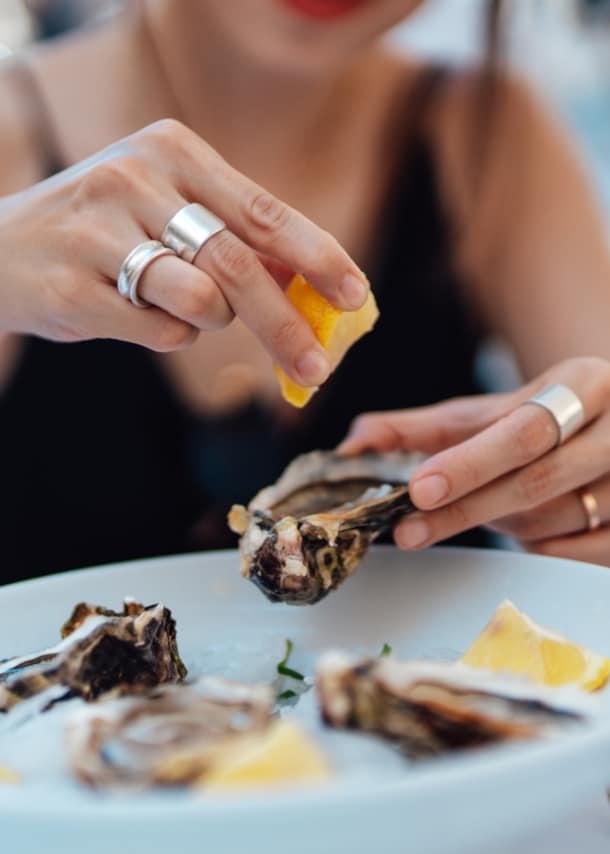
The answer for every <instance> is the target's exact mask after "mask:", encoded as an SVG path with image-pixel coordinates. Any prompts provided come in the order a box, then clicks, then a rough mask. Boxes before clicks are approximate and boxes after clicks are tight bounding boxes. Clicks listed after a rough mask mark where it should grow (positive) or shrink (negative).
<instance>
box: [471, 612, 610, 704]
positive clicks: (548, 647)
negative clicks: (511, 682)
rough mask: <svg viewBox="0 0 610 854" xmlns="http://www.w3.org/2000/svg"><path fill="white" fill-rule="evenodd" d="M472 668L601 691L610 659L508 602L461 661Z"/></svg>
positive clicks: (606, 678)
mask: <svg viewBox="0 0 610 854" xmlns="http://www.w3.org/2000/svg"><path fill="white" fill-rule="evenodd" d="M461 661H462V663H463V664H467V665H469V666H470V667H481V668H486V669H488V670H494V671H496V672H498V671H507V670H508V671H512V672H513V673H522V674H525V675H527V676H529V677H530V678H531V679H533V680H535V681H536V682H541V683H542V684H544V685H555V686H556V685H569V684H573V685H578V686H579V687H580V688H583V689H584V690H585V691H595V690H596V689H598V688H601V687H602V686H603V685H604V684H605V683H606V681H607V680H608V676H609V675H610V659H608V658H604V657H603V656H602V655H597V653H594V652H591V651H590V650H588V649H585V648H584V647H581V646H577V645H576V644H574V643H571V642H570V641H569V640H568V639H567V638H564V637H563V636H562V635H560V634H557V633H556V632H552V631H550V630H549V629H546V628H544V627H543V626H539V625H537V624H536V623H535V622H534V621H533V620H531V619H530V618H529V617H528V616H527V615H526V614H524V613H523V612H522V611H519V609H518V608H516V607H515V605H513V603H512V602H509V601H508V600H505V601H504V602H502V603H501V604H500V605H499V607H498V608H497V610H496V612H495V614H494V615H493V617H492V618H491V621H490V622H489V623H488V625H487V626H486V627H485V629H484V630H483V632H482V633H481V634H480V635H479V637H478V638H477V639H476V640H475V642H474V643H473V644H472V646H471V647H470V649H469V650H468V651H467V652H466V654H465V655H464V656H463V658H462V659H461Z"/></svg>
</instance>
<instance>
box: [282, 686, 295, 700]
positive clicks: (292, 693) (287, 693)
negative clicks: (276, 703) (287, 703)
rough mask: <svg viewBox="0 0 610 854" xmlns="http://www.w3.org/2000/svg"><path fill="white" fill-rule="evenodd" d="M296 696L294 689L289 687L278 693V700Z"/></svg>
mask: <svg viewBox="0 0 610 854" xmlns="http://www.w3.org/2000/svg"><path fill="white" fill-rule="evenodd" d="M296 696H297V692H296V691H291V690H290V688H289V689H288V690H287V691H282V693H281V694H278V697H277V698H278V700H291V699H292V698H293V697H296Z"/></svg>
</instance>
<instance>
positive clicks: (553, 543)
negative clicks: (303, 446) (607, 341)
mask: <svg viewBox="0 0 610 854" xmlns="http://www.w3.org/2000/svg"><path fill="white" fill-rule="evenodd" d="M553 383H562V384H563V385H566V386H568V387H569V388H571V389H572V391H574V392H575V393H576V394H577V395H578V397H579V398H580V400H581V402H582V404H583V407H584V411H585V423H584V425H583V427H582V428H581V429H580V431H579V432H578V433H577V434H576V435H574V436H572V437H571V438H570V439H568V440H567V441H566V442H565V443H564V444H563V445H561V446H557V439H558V430H557V425H556V423H555V420H554V419H553V417H552V415H551V414H550V413H549V412H548V411H547V410H545V409H544V408H542V407H541V406H538V405H536V404H529V403H528V404H526V405H521V404H525V403H526V401H527V400H528V399H529V398H531V397H532V396H533V395H534V394H537V393H538V392H540V391H541V390H542V389H544V388H545V387H546V386H548V385H551V384H553ZM398 448H406V449H417V450H421V451H424V452H427V453H430V454H432V456H431V457H429V459H427V460H426V461H425V462H424V463H423V464H422V465H420V466H419V467H418V468H417V470H416V471H415V472H414V474H413V477H412V479H411V497H412V499H413V501H414V503H415V504H416V505H417V507H419V508H420V509H421V510H424V511H426V512H425V513H422V514H417V515H415V516H410V517H408V518H405V519H404V520H402V521H401V522H399V523H398V525H397V526H396V528H395V532H394V533H395V539H396V542H397V544H398V545H399V546H401V547H402V548H405V549H419V548H424V547H426V546H429V545H432V544H433V543H436V542H439V541H441V540H445V539H447V538H448V537H451V536H453V535H454V534H457V533H459V532H460V531H464V530H466V529H468V528H473V527H475V526H477V525H488V526H490V527H492V528H493V529H495V530H496V531H500V532H502V533H504V534H508V535H510V536H513V537H515V538H516V539H517V540H518V541H519V542H520V543H521V544H522V545H523V546H524V547H525V548H526V549H527V550H528V551H532V552H538V553H540V554H546V555H557V556H561V557H569V558H575V559H577V560H585V561H591V562H593V563H600V564H606V565H608V566H610V527H604V525H606V524H607V523H609V522H610V362H608V361H606V360H604V359H599V358H577V359H570V360H568V361H565V362H562V363H560V364H559V365H556V366H555V367H553V368H551V369H550V370H549V371H547V372H545V373H544V374H543V375H542V376H540V377H538V378H537V379H535V380H533V381H532V382H531V383H529V384H528V385H526V386H524V387H523V388H521V389H520V390H519V391H516V392H514V393H510V394H494V395H484V396H480V397H472V398H459V399H455V400H450V401H447V402H445V403H439V404H437V405H436V406H430V407H423V408H421V409H412V410H405V411H402V412H385V413H372V414H368V415H362V416H360V417H359V418H357V419H356V420H355V422H354V424H353V425H352V428H351V430H350V433H349V435H348V437H347V439H346V440H345V441H344V442H343V444H342V445H341V447H340V450H341V451H342V452H343V453H350V454H352V453H359V452H361V451H363V450H365V449H376V450H384V451H386V450H387V451H389V450H396V449H398ZM581 490H585V491H586V492H589V493H591V494H592V495H593V496H594V498H595V499H596V501H597V504H598V507H599V515H600V517H601V523H602V527H601V528H599V529H598V530H595V531H594V530H588V528H589V516H588V514H587V511H586V509H585V507H584V504H583V501H582V498H581V496H580V491H581Z"/></svg>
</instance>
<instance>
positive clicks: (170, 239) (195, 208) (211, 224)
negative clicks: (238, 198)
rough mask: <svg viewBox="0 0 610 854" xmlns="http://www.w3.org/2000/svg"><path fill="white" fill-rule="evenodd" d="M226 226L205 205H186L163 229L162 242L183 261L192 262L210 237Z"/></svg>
mask: <svg viewBox="0 0 610 854" xmlns="http://www.w3.org/2000/svg"><path fill="white" fill-rule="evenodd" d="M225 227H226V224H225V223H224V222H223V221H222V220H221V219H220V218H219V217H217V216H216V215H215V214H213V213H212V212H211V211H209V210H208V209H207V208H204V206H203V205H200V204H192V205H185V206H184V207H183V208H181V209H180V210H179V211H178V213H177V214H174V216H173V217H172V218H171V219H170V221H169V222H168V223H167V225H166V226H165V228H164V229H163V234H162V235H161V242H162V243H164V244H165V245H166V246H168V247H169V248H170V249H172V250H173V251H174V252H175V253H176V255H178V256H179V257H180V258H182V259H183V261H188V262H189V264H192V263H193V261H194V260H195V258H196V257H197V254H198V252H199V251H200V250H201V248H202V247H203V245H204V244H205V243H207V242H208V240H209V239H210V237H213V236H214V235H215V234H218V232H219V231H222V230H223V228H225Z"/></svg>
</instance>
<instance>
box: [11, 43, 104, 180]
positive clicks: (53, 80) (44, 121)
mask: <svg viewBox="0 0 610 854" xmlns="http://www.w3.org/2000/svg"><path fill="white" fill-rule="evenodd" d="M107 42H108V35H107V33H106V31H105V29H104V28H102V27H100V28H98V29H96V30H91V31H86V32H82V33H76V34H75V35H72V36H69V37H66V38H61V39H57V40H53V41H52V42H50V43H48V44H45V45H39V46H37V45H35V46H33V47H31V48H29V49H28V50H26V51H23V52H22V53H20V54H18V55H16V56H13V57H10V58H9V59H7V60H4V61H2V62H1V63H0V129H1V133H0V195H5V194H8V193H12V192H17V191H19V190H21V189H23V188H25V187H28V186H30V185H31V184H32V183H35V182H36V181H38V180H40V179H41V178H43V177H46V176H45V174H44V173H45V168H46V167H47V165H48V159H49V156H50V155H52V156H53V158H54V159H58V160H59V161H60V162H62V161H65V162H66V163H68V162H71V160H72V159H73V158H72V148H77V147H78V146H79V145H82V144H83V143H85V140H84V139H83V137H86V136H87V134H91V135H93V134H95V131H96V127H97V126H98V123H99V126H100V127H101V126H103V121H104V118H105V101H104V99H103V98H102V97H100V94H101V93H100V91H99V90H100V89H101V88H102V86H101V85H100V83H99V81H100V80H105V79H108V78H109V77H110V73H111V72H110V71H107V72H106V73H105V74H103V73H101V72H102V68H103V63H104V54H105V53H106V52H107V50H106V48H104V47H102V45H105V44H106V43H107ZM106 65H107V67H108V68H109V69H112V68H113V67H114V66H113V64H112V63H111V62H107V63H106ZM96 80H97V81H98V84H97V86H96V83H95V81H96ZM108 85H112V82H111V81H110V80H109V84H108ZM87 114H89V115H87ZM84 117H87V121H83V118H84ZM79 127H80V128H82V131H79ZM85 144H86V143H85ZM49 147H50V148H51V151H49Z"/></svg>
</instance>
